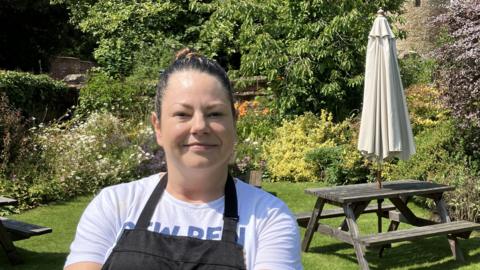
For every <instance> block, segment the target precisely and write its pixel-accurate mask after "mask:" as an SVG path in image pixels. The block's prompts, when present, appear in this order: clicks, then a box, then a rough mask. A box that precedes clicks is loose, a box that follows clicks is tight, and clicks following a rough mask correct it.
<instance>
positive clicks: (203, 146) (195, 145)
mask: <svg viewBox="0 0 480 270" xmlns="http://www.w3.org/2000/svg"><path fill="white" fill-rule="evenodd" d="M216 146H217V145H216V144H208V143H192V144H185V145H184V147H186V148H189V149H192V150H208V149H211V148H214V147H216Z"/></svg>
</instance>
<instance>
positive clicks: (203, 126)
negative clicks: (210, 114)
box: [191, 113, 208, 134]
mask: <svg viewBox="0 0 480 270" xmlns="http://www.w3.org/2000/svg"><path fill="white" fill-rule="evenodd" d="M191 133H192V134H205V133H208V121H207V117H206V115H203V114H202V113H197V114H195V116H194V117H193V118H192V127H191Z"/></svg>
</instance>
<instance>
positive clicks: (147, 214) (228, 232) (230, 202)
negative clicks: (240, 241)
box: [135, 174, 239, 242]
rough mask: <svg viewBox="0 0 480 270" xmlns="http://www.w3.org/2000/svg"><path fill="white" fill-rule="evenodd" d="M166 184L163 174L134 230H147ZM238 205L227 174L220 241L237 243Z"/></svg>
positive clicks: (230, 177) (233, 186) (231, 179)
mask: <svg viewBox="0 0 480 270" xmlns="http://www.w3.org/2000/svg"><path fill="white" fill-rule="evenodd" d="M167 182H168V175H167V174H164V175H163V176H162V178H161V179H160V182H159V183H158V184H157V186H156V187H155V189H154V190H153V192H152V195H150V198H148V201H147V203H146V205H145V207H144V208H143V210H142V213H141V214H140V217H139V218H138V221H137V224H136V226H135V228H136V229H145V230H146V229H147V228H148V226H149V225H150V221H151V219H152V215H153V212H155V209H156V208H157V205H158V202H159V201H160V198H161V197H162V195H163V192H164V191H165V188H166V186H167ZM238 219H239V218H238V203H237V190H236V188H235V181H233V178H232V176H231V175H230V174H229V175H228V176H227V181H226V183H225V208H224V211H223V232H222V240H223V241H230V242H236V241H237V224H238Z"/></svg>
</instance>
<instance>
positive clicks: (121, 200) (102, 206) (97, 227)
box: [65, 174, 302, 270]
mask: <svg viewBox="0 0 480 270" xmlns="http://www.w3.org/2000/svg"><path fill="white" fill-rule="evenodd" d="M159 177H160V176H159V174H155V175H152V176H149V177H147V178H143V179H141V180H138V181H134V182H130V183H124V184H119V185H115V186H111V187H107V188H105V189H103V190H102V191H101V192H100V193H99V194H98V195H97V196H96V197H95V198H94V199H93V200H92V202H91V203H90V204H89V205H88V207H87V208H86V209H85V212H84V213H83V215H82V217H81V219H80V222H79V224H78V227H77V233H76V235H75V240H74V241H73V243H72V244H71V246H70V254H69V255H68V257H67V261H66V263H65V266H67V265H70V264H72V263H76V262H86V261H88V262H97V263H100V264H104V263H105V261H106V260H107V258H108V256H109V254H110V252H111V251H112V249H113V247H114V246H115V243H116V241H117V239H118V238H119V237H120V235H121V234H122V231H123V229H124V228H128V229H131V228H134V226H135V223H136V222H137V220H138V217H139V216H140V213H141V212H142V210H143V208H144V206H145V204H146V203H147V200H148V198H149V197H150V195H151V193H152V192H153V189H154V188H155V186H156V185H157V183H158V179H159ZM235 186H236V190H237V199H238V214H239V216H240V220H239V223H238V226H237V235H238V243H239V244H241V245H242V246H243V247H244V254H245V258H246V266H247V269H249V270H250V269H252V270H254V269H275V270H282V269H302V265H301V258H300V237H299V232H298V227H297V223H296V220H295V218H294V217H293V215H292V214H291V212H290V210H289V209H288V207H287V206H286V205H285V203H283V202H282V201H281V200H279V199H278V198H276V197H275V196H272V195H271V194H269V193H267V192H265V191H263V190H261V189H258V188H256V187H253V186H251V185H248V184H246V183H243V182H242V181H236V184H235ZM223 209H224V197H221V198H219V199H217V200H215V201H212V202H209V203H204V204H191V203H187V202H184V201H181V200H178V199H176V198H174V197H173V196H172V195H170V194H169V193H168V192H167V191H165V192H164V193H163V196H162V198H161V200H160V203H159V204H158V206H157V209H156V210H155V212H154V213H153V216H152V221H151V224H150V227H149V228H148V229H149V230H151V231H155V232H159V233H163V234H170V235H180V236H192V237H197V238H201V239H213V240H220V239H221V236H222V227H223Z"/></svg>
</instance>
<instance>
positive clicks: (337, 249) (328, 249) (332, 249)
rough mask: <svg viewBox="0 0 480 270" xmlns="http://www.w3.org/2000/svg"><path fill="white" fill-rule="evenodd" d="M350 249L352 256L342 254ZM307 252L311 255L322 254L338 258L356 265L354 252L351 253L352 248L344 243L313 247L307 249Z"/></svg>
mask: <svg viewBox="0 0 480 270" xmlns="http://www.w3.org/2000/svg"><path fill="white" fill-rule="evenodd" d="M348 249H351V250H352V252H353V255H351V254H345V253H342V252H344V251H345V250H348ZM308 252H311V253H323V254H329V255H335V256H338V257H340V258H342V259H344V260H348V261H351V262H353V263H357V257H355V252H354V251H353V246H352V245H349V244H346V243H334V244H327V245H321V246H313V247H311V248H309V249H308Z"/></svg>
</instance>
